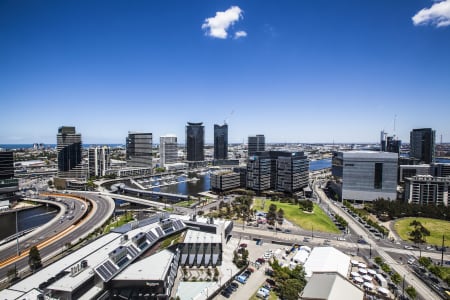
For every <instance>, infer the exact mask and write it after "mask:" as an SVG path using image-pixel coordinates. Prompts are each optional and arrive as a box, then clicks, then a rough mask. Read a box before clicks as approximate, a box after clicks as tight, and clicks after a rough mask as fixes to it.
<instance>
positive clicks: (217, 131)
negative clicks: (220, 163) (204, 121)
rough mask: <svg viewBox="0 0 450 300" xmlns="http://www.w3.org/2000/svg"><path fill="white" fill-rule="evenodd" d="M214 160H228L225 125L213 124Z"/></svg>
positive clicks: (226, 129)
mask: <svg viewBox="0 0 450 300" xmlns="http://www.w3.org/2000/svg"><path fill="white" fill-rule="evenodd" d="M214 159H228V125H227V124H223V125H217V124H214Z"/></svg>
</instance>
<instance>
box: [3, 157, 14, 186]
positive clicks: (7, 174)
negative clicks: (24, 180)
mask: <svg viewBox="0 0 450 300" xmlns="http://www.w3.org/2000/svg"><path fill="white" fill-rule="evenodd" d="M13 177H14V153H13V152H12V151H3V152H2V151H0V179H10V178H13Z"/></svg>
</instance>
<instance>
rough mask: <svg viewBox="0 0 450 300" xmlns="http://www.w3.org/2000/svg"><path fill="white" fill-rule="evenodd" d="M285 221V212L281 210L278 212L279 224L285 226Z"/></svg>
mask: <svg viewBox="0 0 450 300" xmlns="http://www.w3.org/2000/svg"><path fill="white" fill-rule="evenodd" d="M283 221H284V210H283V209H282V208H280V209H279V210H278V212H277V222H278V224H280V225H283Z"/></svg>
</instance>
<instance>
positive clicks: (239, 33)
mask: <svg viewBox="0 0 450 300" xmlns="http://www.w3.org/2000/svg"><path fill="white" fill-rule="evenodd" d="M246 36H247V32H245V31H242V30H241V31H236V33H235V34H234V38H235V39H238V38H241V37H246Z"/></svg>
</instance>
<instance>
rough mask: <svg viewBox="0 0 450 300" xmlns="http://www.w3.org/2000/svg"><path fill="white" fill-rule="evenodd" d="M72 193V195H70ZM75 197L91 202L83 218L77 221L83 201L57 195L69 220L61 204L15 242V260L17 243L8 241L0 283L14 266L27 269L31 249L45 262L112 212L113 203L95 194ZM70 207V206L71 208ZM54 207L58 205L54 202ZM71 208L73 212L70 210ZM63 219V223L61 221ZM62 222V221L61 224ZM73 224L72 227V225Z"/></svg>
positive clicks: (1, 258)
mask: <svg viewBox="0 0 450 300" xmlns="http://www.w3.org/2000/svg"><path fill="white" fill-rule="evenodd" d="M74 194H75V193H74ZM78 196H81V197H83V198H84V197H86V198H87V199H89V200H90V202H91V203H92V209H91V211H90V212H89V213H88V215H87V217H86V218H84V219H83V220H80V218H81V216H82V215H83V213H84V212H85V211H86V208H87V202H84V200H79V199H78V200H76V199H75V198H70V195H69V194H67V195H58V196H57V197H58V198H61V199H64V200H62V201H63V202H62V203H64V202H66V203H68V205H69V208H68V211H72V213H68V214H67V215H73V216H74V217H73V219H71V220H70V219H69V218H67V215H66V214H65V210H67V208H66V207H65V205H64V204H62V210H61V211H60V213H59V214H58V215H57V216H56V217H55V218H54V219H53V220H52V221H51V222H49V223H47V224H45V225H44V226H42V228H38V229H36V230H35V231H33V232H32V233H30V234H28V235H26V236H23V237H22V238H21V239H20V240H19V247H20V251H21V252H20V253H21V254H20V256H19V257H17V255H16V254H17V243H16V242H15V241H12V242H10V243H8V244H6V245H4V246H2V248H0V249H1V251H0V253H1V254H0V280H4V279H5V277H6V274H7V271H8V269H10V268H11V267H13V266H14V264H15V265H16V267H17V270H19V274H20V272H21V271H25V270H28V269H29V267H28V250H29V249H30V248H31V247H32V246H35V245H36V246H38V248H39V252H40V255H41V259H42V261H43V262H45V261H46V260H47V259H49V258H50V257H52V256H54V255H56V254H59V253H61V252H62V251H63V250H64V248H65V245H66V244H67V243H71V244H73V243H75V242H77V241H78V240H79V239H81V238H84V237H86V236H87V235H88V234H90V233H91V232H93V231H94V230H96V229H97V228H98V227H100V226H101V225H102V224H103V223H104V222H105V221H106V220H107V219H108V218H109V217H110V216H111V215H112V213H113V211H114V201H113V200H112V199H111V198H108V197H101V196H99V195H95V194H86V196H85V194H84V193H78ZM72 203H74V204H73V206H71V205H72ZM54 204H55V205H58V206H60V205H61V203H60V202H57V201H54ZM60 207H61V206H60ZM72 208H73V209H72ZM61 217H64V220H62V219H61ZM61 220H62V221H61ZM75 224H76V225H75Z"/></svg>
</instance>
